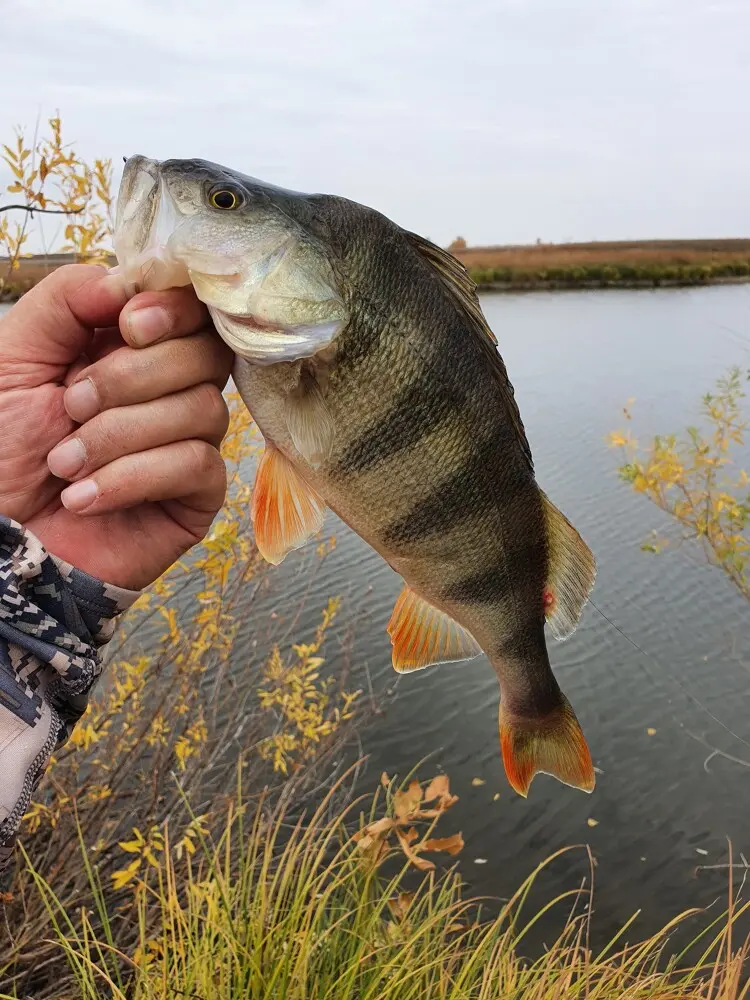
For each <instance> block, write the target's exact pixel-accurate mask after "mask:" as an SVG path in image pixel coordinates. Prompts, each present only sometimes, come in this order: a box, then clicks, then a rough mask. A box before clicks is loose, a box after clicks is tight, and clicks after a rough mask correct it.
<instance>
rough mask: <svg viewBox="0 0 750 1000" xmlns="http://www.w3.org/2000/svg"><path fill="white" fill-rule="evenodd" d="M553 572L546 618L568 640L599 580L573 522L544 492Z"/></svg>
mask: <svg viewBox="0 0 750 1000" xmlns="http://www.w3.org/2000/svg"><path fill="white" fill-rule="evenodd" d="M542 508H543V510H544V520H545V522H546V525H547V546H548V553H549V554H548V562H549V569H548V573H547V587H546V590H545V595H544V597H545V617H546V618H547V624H548V625H549V627H550V629H551V630H552V634H553V635H554V637H555V638H556V639H567V638H568V636H569V635H571V634H572V633H573V632H574V631H575V628H576V625H577V624H578V620H579V619H580V617H581V612H582V611H583V608H584V605H585V604H586V601H587V600H588V597H589V594H590V593H591V589H592V587H593V586H594V578H595V577H596V562H595V560H594V554H593V552H592V551H591V549H590V548H589V547H588V545H587V544H586V543H585V542H584V540H583V539H582V538H581V536H580V535H579V534H578V532H577V531H576V529H575V528H574V527H573V525H572V524H571V523H570V521H569V520H568V519H567V518H566V517H565V515H564V514H562V513H561V512H560V511H559V510H558V509H557V507H555V505H554V504H553V503H552V501H551V500H550V499H549V497H547V496H546V495H545V494H544V493H542Z"/></svg>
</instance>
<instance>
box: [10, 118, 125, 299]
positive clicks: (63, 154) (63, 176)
mask: <svg viewBox="0 0 750 1000" xmlns="http://www.w3.org/2000/svg"><path fill="white" fill-rule="evenodd" d="M47 125H48V128H49V133H48V134H47V135H42V136H41V138H36V137H35V138H34V139H33V140H29V139H28V138H27V135H26V132H25V130H24V129H22V128H18V129H17V130H16V135H15V140H14V141H13V142H11V143H10V144H9V145H3V147H2V153H0V157H1V158H2V160H3V161H4V162H5V164H6V166H7V167H8V169H9V170H10V173H11V175H12V178H13V179H12V181H11V183H10V184H9V185H8V186H7V187H6V189H5V197H0V257H4V258H6V260H5V261H4V262H3V268H2V272H1V273H0V298H2V297H3V295H4V294H11V293H12V292H13V291H14V287H13V277H14V275H15V274H17V272H18V270H19V268H20V265H21V261H22V259H23V258H24V257H28V256H30V254H29V253H28V244H29V240H30V238H31V235H32V228H33V226H34V224H35V222H37V221H38V219H39V217H40V216H50V215H52V216H59V217H60V218H61V219H62V221H63V223H64V242H63V244H62V246H60V247H59V252H61V253H70V254H75V256H76V258H77V259H78V260H79V261H88V262H91V263H98V262H106V261H107V260H108V258H109V254H110V252H111V249H110V247H111V240H112V212H113V197H112V161H111V160H94V162H93V164H89V163H87V162H86V161H85V160H83V159H82V158H81V157H80V156H79V155H78V154H77V153H76V152H75V151H74V150H73V148H72V147H71V146H70V145H69V144H66V143H65V142H64V141H63V137H62V123H61V120H60V117H59V116H56V117H54V118H50V119H49V121H48V123H47ZM19 213H20V215H21V218H20V221H13V222H11V221H10V220H11V217H16V219H17V216H18V215H19Z"/></svg>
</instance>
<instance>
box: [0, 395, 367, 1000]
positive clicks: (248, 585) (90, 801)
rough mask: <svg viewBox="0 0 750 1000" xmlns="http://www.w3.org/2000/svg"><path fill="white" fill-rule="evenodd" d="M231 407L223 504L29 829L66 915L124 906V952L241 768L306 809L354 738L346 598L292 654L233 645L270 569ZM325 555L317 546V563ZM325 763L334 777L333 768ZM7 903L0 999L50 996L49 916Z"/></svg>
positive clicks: (126, 642) (242, 426)
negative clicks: (146, 891)
mask: <svg viewBox="0 0 750 1000" xmlns="http://www.w3.org/2000/svg"><path fill="white" fill-rule="evenodd" d="M228 401H229V406H230V426H229V431H228V433H227V436H226V438H225V441H224V444H223V446H222V451H223V455H224V458H225V460H226V462H227V467H228V480H229V489H228V495H227V500H226V503H225V506H224V508H223V509H222V511H221V513H220V515H219V516H218V518H217V520H216V521H215V523H214V525H213V527H212V529H211V532H210V534H209V535H208V537H207V538H206V539H205V541H204V542H203V543H202V544H201V545H199V546H198V547H197V548H196V549H195V550H194V551H193V552H192V553H191V554H190V555H189V556H187V557H185V558H184V559H183V560H181V561H180V562H179V563H177V564H176V565H175V566H174V567H172V569H171V570H170V571H169V572H167V573H166V574H165V575H164V576H163V577H162V578H161V579H160V580H159V581H157V583H156V584H154V586H153V587H151V588H150V589H149V590H148V591H147V592H146V593H144V594H143V595H142V597H141V598H140V599H139V600H138V602H137V603H136V605H135V606H134V607H133V608H132V609H131V611H129V612H128V613H127V614H126V615H125V616H123V618H122V620H121V622H120V625H119V629H118V631H117V632H116V633H115V636H114V637H113V639H112V641H111V643H110V651H109V655H108V663H107V664H106V666H105V675H104V678H103V680H102V682H101V684H100V685H99V687H98V689H97V691H96V692H95V693H94V695H93V697H92V700H91V704H90V706H89V709H88V711H87V712H86V714H85V715H84V717H83V719H82V720H81V722H80V723H79V725H78V726H77V727H76V728H75V730H74V732H73V736H72V738H71V740H70V741H69V743H68V744H67V745H66V746H65V747H64V748H63V749H62V750H61V751H60V752H59V753H58V754H57V755H56V757H55V758H54V759H53V761H52V763H51V766H50V768H49V770H48V773H47V775H46V777H45V779H44V781H43V782H42V784H41V786H40V788H39V789H38V791H37V793H36V795H35V797H34V800H33V802H32V805H31V807H30V809H29V811H28V812H27V814H26V817H25V819H24V823H23V826H22V832H21V842H22V846H23V849H24V850H25V852H26V855H27V858H28V861H29V863H30V864H31V865H32V866H33V867H34V868H35V869H36V870H38V871H39V872H41V873H43V874H44V877H45V878H46V879H47V880H48V882H49V883H50V884H51V885H52V886H54V887H55V890H56V893H57V896H58V899H59V901H60V904H61V905H63V906H64V907H66V909H67V910H68V911H69V912H70V913H71V914H75V913H78V912H80V908H81V907H84V908H86V907H91V908H93V909H94V911H95V912H96V913H98V914H99V916H100V918H101V917H102V914H107V913H109V914H112V913H114V912H115V911H117V912H119V913H120V915H121V918H122V919H120V920H119V921H118V922H117V925H116V926H117V929H118V933H117V936H116V940H117V942H118V945H122V946H125V944H126V943H127V942H128V941H129V940H131V939H132V936H133V934H135V933H136V932H137V927H136V924H135V923H133V922H132V920H135V916H136V910H137V905H138V902H137V899H136V895H135V894H134V891H133V890H134V888H135V886H136V885H137V884H138V879H139V878H141V877H142V875H143V873H144V871H145V869H146V868H148V867H149V866H151V867H153V866H154V863H155V862H158V863H159V864H161V863H162V862H163V855H164V851H165V850H166V847H165V844H166V842H167V839H168V840H169V843H170V844H171V848H170V850H171V851H172V852H173V855H174V858H175V863H177V861H178V860H179V859H180V858H183V859H185V858H187V857H189V856H190V854H191V853H193V851H194V849H195V845H196V843H197V841H198V839H199V838H200V837H201V836H203V835H204V834H205V831H206V830H208V829H209V828H210V827H211V824H212V823H213V822H214V821H215V817H216V815H217V814H220V813H221V811H222V810H223V809H224V808H225V804H226V802H227V800H228V798H230V797H231V795H232V789H233V788H234V785H235V769H236V765H237V761H238V759H241V760H242V776H243V782H244V787H245V788H246V789H248V790H249V793H250V794H254V793H258V792H259V791H260V790H261V789H263V788H266V787H267V788H270V789H271V794H278V793H280V792H281V791H282V789H283V792H284V794H285V795H286V796H293V797H295V800H296V801H297V802H298V803H300V804H301V803H303V802H304V801H306V797H309V796H310V795H312V794H314V791H315V789H316V788H317V787H319V778H318V775H319V774H320V773H322V770H323V765H328V764H330V762H331V761H332V760H333V759H334V758H336V759H337V760H339V765H338V766H339V768H340V767H342V766H343V756H342V754H341V749H342V747H343V746H344V745H345V743H346V742H347V741H348V740H349V739H351V737H352V734H353V729H352V726H353V724H354V722H355V719H354V708H355V701H356V698H357V693H348V692H346V691H345V690H342V688H341V685H340V684H337V683H335V682H334V680H333V679H332V678H330V677H326V676H325V675H324V673H323V666H324V658H323V656H322V652H323V646H324V643H325V639H326V635H327V634H328V632H329V630H330V628H331V626H332V623H333V622H334V619H335V617H336V614H337V612H338V610H339V607H340V602H339V600H338V599H334V600H331V601H330V602H329V603H328V605H327V606H326V607H325V608H324V609H323V612H322V618H321V621H320V624H319V625H318V626H317V628H316V629H315V632H314V634H313V635H312V636H311V637H310V638H308V637H307V636H300V637H299V638H300V639H301V640H302V641H300V642H296V643H295V642H293V641H292V640H286V641H287V642H288V643H289V647H288V648H285V647H284V646H282V644H281V642H277V643H276V644H275V645H274V644H273V637H272V638H271V642H270V643H269V645H270V646H271V648H270V650H269V651H268V652H267V653H266V652H264V651H263V650H262V647H261V649H260V650H259V651H258V653H253V654H248V653H247V651H246V650H244V649H243V648H239V646H238V645H237V644H236V643H235V639H236V636H237V632H238V629H239V626H240V624H241V623H243V622H245V621H247V620H248V618H249V617H250V616H251V613H252V603H253V600H254V598H255V596H256V594H257V593H258V591H259V588H260V587H261V586H262V582H263V579H264V578H263V575H262V574H263V573H264V571H265V564H264V563H263V561H262V559H261V558H260V556H259V555H258V552H257V549H256V547H255V545H254V543H253V541H252V530H251V525H250V497H251V487H250V486H249V485H248V482H247V479H248V472H250V471H251V466H252V462H253V459H254V457H255V455H256V453H257V451H258V449H259V438H258V435H257V431H256V429H255V427H254V425H253V423H252V420H251V418H250V416H249V414H248V412H247V410H246V408H245V406H244V404H243V403H242V401H241V399H240V398H239V396H238V395H236V394H231V395H229V397H228ZM331 547H332V546H331V545H330V543H322V544H321V545H320V546H319V547H318V552H317V553H316V552H315V551H314V550H313V552H311V554H310V559H311V560H312V561H313V562H317V561H319V560H320V559H324V558H325V557H326V554H327V553H328V552H329V551H330V549H331ZM309 571H310V572H312V571H313V570H312V567H309ZM318 765H320V767H318ZM325 770H326V774H327V778H326V781H327V782H329V783H330V782H331V781H334V780H335V777H336V773H337V772H336V771H335V770H331V769H330V767H326V768H325ZM188 800H189V801H190V803H191V807H190V808H188V806H187V802H188ZM192 809H195V813H193V812H192ZM79 845H80V846H81V847H82V848H83V849H84V853H83V855H82V854H81V852H80V851H79ZM83 857H85V858H87V859H88V861H87V865H88V867H87V866H86V865H84V864H83V862H82V858H83ZM160 859H161V860H160ZM92 871H93V872H95V874H96V885H97V886H98V889H97V892H98V893H99V898H98V901H97V900H96V899H94V898H93V897H92V890H91V881H90V875H91V872H92ZM3 905H4V907H5V919H4V920H3V925H4V929H3V930H0V992H1V991H2V990H3V989H6V990H9V991H10V990H13V989H17V988H19V984H21V983H23V984H24V990H26V992H29V990H31V992H33V994H34V996H35V997H38V998H41V997H43V996H45V995H46V994H45V992H44V991H45V989H47V987H49V988H50V989H51V988H52V985H51V980H50V975H49V969H48V968H47V966H46V965H45V962H47V961H48V960H51V955H52V952H53V951H54V947H53V945H52V944H51V943H50V925H49V919H50V917H49V913H48V911H47V909H45V907H44V906H43V901H42V898H41V897H40V896H39V894H38V892H37V891H36V890H35V889H34V888H33V886H30V885H29V881H28V878H27V877H25V876H24V874H23V873H20V874H19V875H18V876H17V877H16V881H15V884H14V886H13V888H12V892H11V893H10V895H9V897H8V898H7V899H6V901H5V903H4V904H3V903H1V902H0V907H1V906H3ZM128 914H130V916H129V917H128V916H127V915H128ZM131 918H132V919H131ZM129 921H131V922H129ZM40 963H41V967H42V968H43V970H44V971H43V972H42V973H40V977H39V978H37V977H36V973H35V971H34V970H35V969H36V968H37V967H38V966H39V965H40ZM32 986H33V989H32Z"/></svg>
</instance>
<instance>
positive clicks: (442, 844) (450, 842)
mask: <svg viewBox="0 0 750 1000" xmlns="http://www.w3.org/2000/svg"><path fill="white" fill-rule="evenodd" d="M463 849H464V838H463V837H462V836H461V834H460V833H454V834H453V836H452V837H434V838H433V839H432V840H426V841H425V842H424V844H423V845H422V850H423V851H445V853H446V854H459V853H460V852H461V851H462V850H463Z"/></svg>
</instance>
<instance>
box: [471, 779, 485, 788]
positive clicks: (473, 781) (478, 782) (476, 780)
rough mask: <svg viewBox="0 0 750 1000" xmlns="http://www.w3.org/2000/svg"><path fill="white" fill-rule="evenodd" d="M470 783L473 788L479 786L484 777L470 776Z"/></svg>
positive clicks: (482, 782)
mask: <svg viewBox="0 0 750 1000" xmlns="http://www.w3.org/2000/svg"><path fill="white" fill-rule="evenodd" d="M471 783H472V785H473V786H474V787H475V788H479V786H480V785H483V784H484V783H485V781H484V778H472V779H471Z"/></svg>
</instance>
